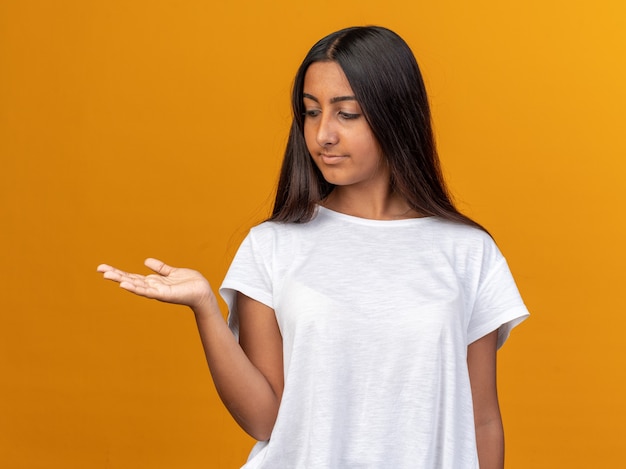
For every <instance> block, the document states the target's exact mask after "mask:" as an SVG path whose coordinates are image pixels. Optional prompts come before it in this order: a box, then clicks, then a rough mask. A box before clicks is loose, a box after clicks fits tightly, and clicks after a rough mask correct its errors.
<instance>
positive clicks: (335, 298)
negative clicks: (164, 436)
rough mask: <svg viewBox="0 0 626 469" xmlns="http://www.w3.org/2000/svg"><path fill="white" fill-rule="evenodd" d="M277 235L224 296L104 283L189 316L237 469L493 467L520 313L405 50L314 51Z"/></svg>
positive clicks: (364, 41) (296, 114)
mask: <svg viewBox="0 0 626 469" xmlns="http://www.w3.org/2000/svg"><path fill="white" fill-rule="evenodd" d="M292 104H293V124H292V126H291V131H290V135H289V141H288V144H287V149H286V152H285V158H284V162H283V166H282V170H281V175H280V181H279V185H278V191H277V195H276V201H275V204H274V209H273V213H272V216H271V218H270V219H269V220H268V221H266V222H265V223H262V224H261V225H259V226H256V227H254V228H252V230H251V231H250V233H249V234H248V236H247V237H246V239H245V240H244V241H243V243H242V245H241V247H240V248H239V251H238V253H237V255H236V256H235V259H234V260H233V263H232V265H231V267H230V269H229V271H228V274H227V276H226V278H225V280H224V283H223V285H222V287H221V289H220V293H221V294H222V296H223V298H224V300H225V301H226V303H227V304H228V307H229V321H228V325H227V324H226V323H225V322H224V320H223V317H222V314H221V312H220V310H219V307H218V305H217V301H216V298H215V296H214V294H213V292H212V290H211V287H210V286H209V284H208V282H207V281H206V280H205V279H204V278H203V277H202V275H201V274H199V273H198V272H195V271H192V270H189V269H179V268H174V267H170V266H168V265H166V264H164V263H162V262H160V261H157V260H155V259H148V260H147V261H146V265H147V266H148V267H149V268H150V269H152V270H153V271H154V272H155V274H154V275H148V276H142V275H138V274H130V273H126V272H123V271H120V270H118V269H115V268H113V267H110V266H107V265H101V266H100V267H99V268H98V270H99V271H100V272H103V273H104V277H105V278H107V279H110V280H114V281H116V282H119V283H120V286H121V287H122V288H125V289H126V290H129V291H131V292H133V293H136V294H138V295H142V296H146V297H148V298H156V299H159V300H162V301H166V302H170V303H179V304H184V305H187V306H190V307H191V309H192V310H193V312H194V313H195V317H196V320H197V324H198V329H199V331H200V336H201V339H202V344H203V346H204V350H205V352H206V358H207V361H208V364H209V368H210V370H211V374H212V376H213V380H214V382H215V386H216V388H217V390H218V392H219V394H220V396H221V398H222V400H223V402H224V404H225V405H226V407H227V408H228V410H229V411H230V412H231V414H232V415H233V417H234V418H235V419H236V420H237V422H238V423H239V424H240V425H241V427H242V428H243V429H244V430H245V431H246V432H248V433H249V434H250V435H252V436H253V437H254V438H255V439H257V440H258V441H259V442H258V443H257V445H256V446H255V447H254V449H253V450H252V453H251V454H250V457H249V459H248V462H247V463H246V465H245V466H244V467H245V468H248V469H252V468H272V469H274V468H288V469H293V468H357V467H359V468H458V469H471V468H478V467H479V461H480V468H481V469H488V468H502V467H503V459H504V443H503V441H504V440H503V430H502V422H501V418H500V411H499V406H498V398H497V392H496V350H497V348H498V347H500V346H501V345H502V344H503V343H504V341H505V340H506V338H507V337H508V335H509V332H510V330H511V329H512V328H513V327H514V326H515V325H517V324H518V323H520V322H521V321H522V320H524V319H525V318H526V316H527V315H528V312H527V310H526V308H525V306H524V304H523V302H522V300H521V298H520V295H519V293H518V291H517V288H516V286H515V283H514V281H513V278H512V277H511V274H510V271H509V269H508V267H507V264H506V262H505V260H504V258H503V257H502V255H501V254H500V252H499V250H498V248H497V247H496V245H495V243H494V242H493V240H492V239H491V237H490V236H489V234H488V233H487V232H486V231H485V230H484V229H483V228H482V227H480V226H479V225H478V224H476V223H475V222H473V221H472V220H470V219H469V218H467V217H465V216H464V215H462V214H461V213H459V212H458V211H457V209H456V208H455V207H454V205H453V203H452V202H451V200H450V197H449V195H448V193H447V190H446V187H445V184H444V181H443V178H442V174H441V170H440V168H439V161H438V157H437V153H436V149H435V145H434V140H433V134H432V129H431V122H430V111H429V106H428V100H427V96H426V91H425V89H424V84H423V81H422V77H421V75H420V71H419V68H418V66H417V63H416V61H415V58H414V56H413V54H412V52H411V50H410V49H409V47H408V46H407V44H406V43H405V42H404V41H403V40H402V39H401V38H400V37H399V36H398V35H396V34H395V33H393V32H392V31H390V30H388V29H384V28H381V27H354V28H347V29H344V30H341V31H337V32H335V33H333V34H330V35H329V36H327V37H325V38H323V39H322V40H321V41H319V42H318V43H317V44H315V45H314V46H313V48H312V49H311V50H310V51H309V53H308V55H307V56H306V58H305V59H304V62H303V63H302V65H301V66H300V69H299V70H298V73H297V75H296V78H295V83H294V87H293V103H292Z"/></svg>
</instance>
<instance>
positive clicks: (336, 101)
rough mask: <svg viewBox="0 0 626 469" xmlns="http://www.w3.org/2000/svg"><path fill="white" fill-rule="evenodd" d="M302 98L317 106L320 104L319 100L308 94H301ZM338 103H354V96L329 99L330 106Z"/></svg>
mask: <svg viewBox="0 0 626 469" xmlns="http://www.w3.org/2000/svg"><path fill="white" fill-rule="evenodd" d="M302 97H303V98H308V99H310V100H312V101H315V102H316V103H318V104H319V102H320V101H319V99H317V98H316V97H315V96H313V95H311V94H309V93H302ZM340 101H356V98H355V97H354V96H336V97H334V98H331V100H330V104H334V103H338V102H340Z"/></svg>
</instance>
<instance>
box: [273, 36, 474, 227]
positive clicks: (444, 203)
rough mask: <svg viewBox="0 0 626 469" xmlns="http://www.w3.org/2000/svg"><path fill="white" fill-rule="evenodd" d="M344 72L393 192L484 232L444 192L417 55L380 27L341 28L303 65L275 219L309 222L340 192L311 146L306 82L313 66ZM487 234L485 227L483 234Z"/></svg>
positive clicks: (295, 87)
mask: <svg viewBox="0 0 626 469" xmlns="http://www.w3.org/2000/svg"><path fill="white" fill-rule="evenodd" d="M323 61H333V62H336V63H337V64H339V66H340V67H341V69H342V70H343V72H344V74H345V75H346V78H347V79H348V82H349V83H350V86H351V88H352V91H353V92H354V95H355V97H356V99H357V101H358V102H359V105H360V106H361V109H362V110H363V114H364V116H365V118H366V119H367V122H368V123H369V125H370V127H371V129H372V132H373V133H374V136H375V137H376V139H377V141H378V143H379V145H380V147H381V149H382V152H383V154H384V155H385V158H386V160H387V163H388V165H389V168H390V172H391V180H390V183H391V185H392V187H393V190H394V191H396V192H397V193H398V194H399V195H401V196H402V197H403V198H404V199H405V200H406V201H407V203H408V204H409V205H410V206H411V208H413V209H414V210H416V211H417V212H419V213H421V214H423V215H433V216H439V217H442V218H444V219H447V220H451V221H457V222H461V223H465V224H469V225H474V226H478V227H480V225H478V224H477V223H476V222H474V221H473V220H471V219H470V218H468V217H466V216H465V215H463V214H461V213H460V212H459V211H458V210H457V209H456V207H455V206H454V204H453V203H452V200H451V197H450V195H449V193H448V190H447V188H446V185H445V181H444V178H443V175H442V172H441V168H440V165H439V157H438V155H437V150H436V147H435V141H434V136H433V131H432V125H431V117H430V107H429V105H428V97H427V95H426V89H425V86H424V81H423V79H422V75H421V73H420V70H419V67H418V65H417V61H416V60H415V56H414V55H413V52H412V51H411V49H410V48H409V46H408V45H407V44H406V42H405V41H404V40H403V39H402V38H401V37H400V36H398V35H397V34H396V33H394V32H393V31H390V30H389V29H386V28H382V27H378V26H363V27H352V28H346V29H342V30H340V31H337V32H335V33H332V34H330V35H328V36H326V37H325V38H323V39H321V40H320V41H319V42H317V43H316V44H315V45H314V46H313V47H312V48H311V50H310V51H309V53H308V54H307V55H306V57H305V58H304V61H303V62H302V64H301V65H300V68H299V69H298V72H297V74H296V77H295V81H294V84H293V90H292V109H293V121H292V124H291V130H290V133H289V140H288V142H287V148H286V150H285V156H284V160H283V164H282V168H281V172H280V179H279V182H278V188H277V193H276V199H275V202H274V209H273V211H272V216H271V217H270V220H273V221H282V222H295V223H303V222H307V221H309V220H310V219H311V218H312V217H313V215H314V213H315V206H316V205H317V204H318V203H319V202H320V201H321V200H322V199H324V198H325V197H326V196H327V195H328V194H330V192H331V191H332V190H333V187H334V186H333V185H332V184H330V183H329V182H327V181H326V180H325V179H324V177H323V176H322V173H321V172H320V171H319V169H318V168H317V166H316V165H315V164H314V162H313V161H312V159H311V156H310V154H309V152H308V150H307V147H306V143H305V140H304V112H305V109H304V103H303V96H302V94H303V87H304V77H305V74H306V72H307V70H308V68H309V66H310V65H311V64H312V63H314V62H323ZM481 228H482V227H481Z"/></svg>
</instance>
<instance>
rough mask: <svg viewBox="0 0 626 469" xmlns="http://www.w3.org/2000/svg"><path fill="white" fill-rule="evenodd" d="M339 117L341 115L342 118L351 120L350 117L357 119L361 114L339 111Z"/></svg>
mask: <svg viewBox="0 0 626 469" xmlns="http://www.w3.org/2000/svg"><path fill="white" fill-rule="evenodd" d="M339 117H341V118H342V119H346V120H351V119H358V118H359V117H361V114H352V113H350V112H344V111H340V112H339Z"/></svg>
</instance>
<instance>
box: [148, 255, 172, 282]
mask: <svg viewBox="0 0 626 469" xmlns="http://www.w3.org/2000/svg"><path fill="white" fill-rule="evenodd" d="M144 265H145V266H146V267H148V268H149V269H150V270H153V271H154V272H156V273H157V274H159V275H163V276H164V277H167V276H168V275H170V274H171V273H172V272H173V271H174V267H171V266H169V265H167V264H166V263H165V262H163V261H160V260H158V259H153V258H151V257H148V258H147V259H146V260H145V261H144Z"/></svg>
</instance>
